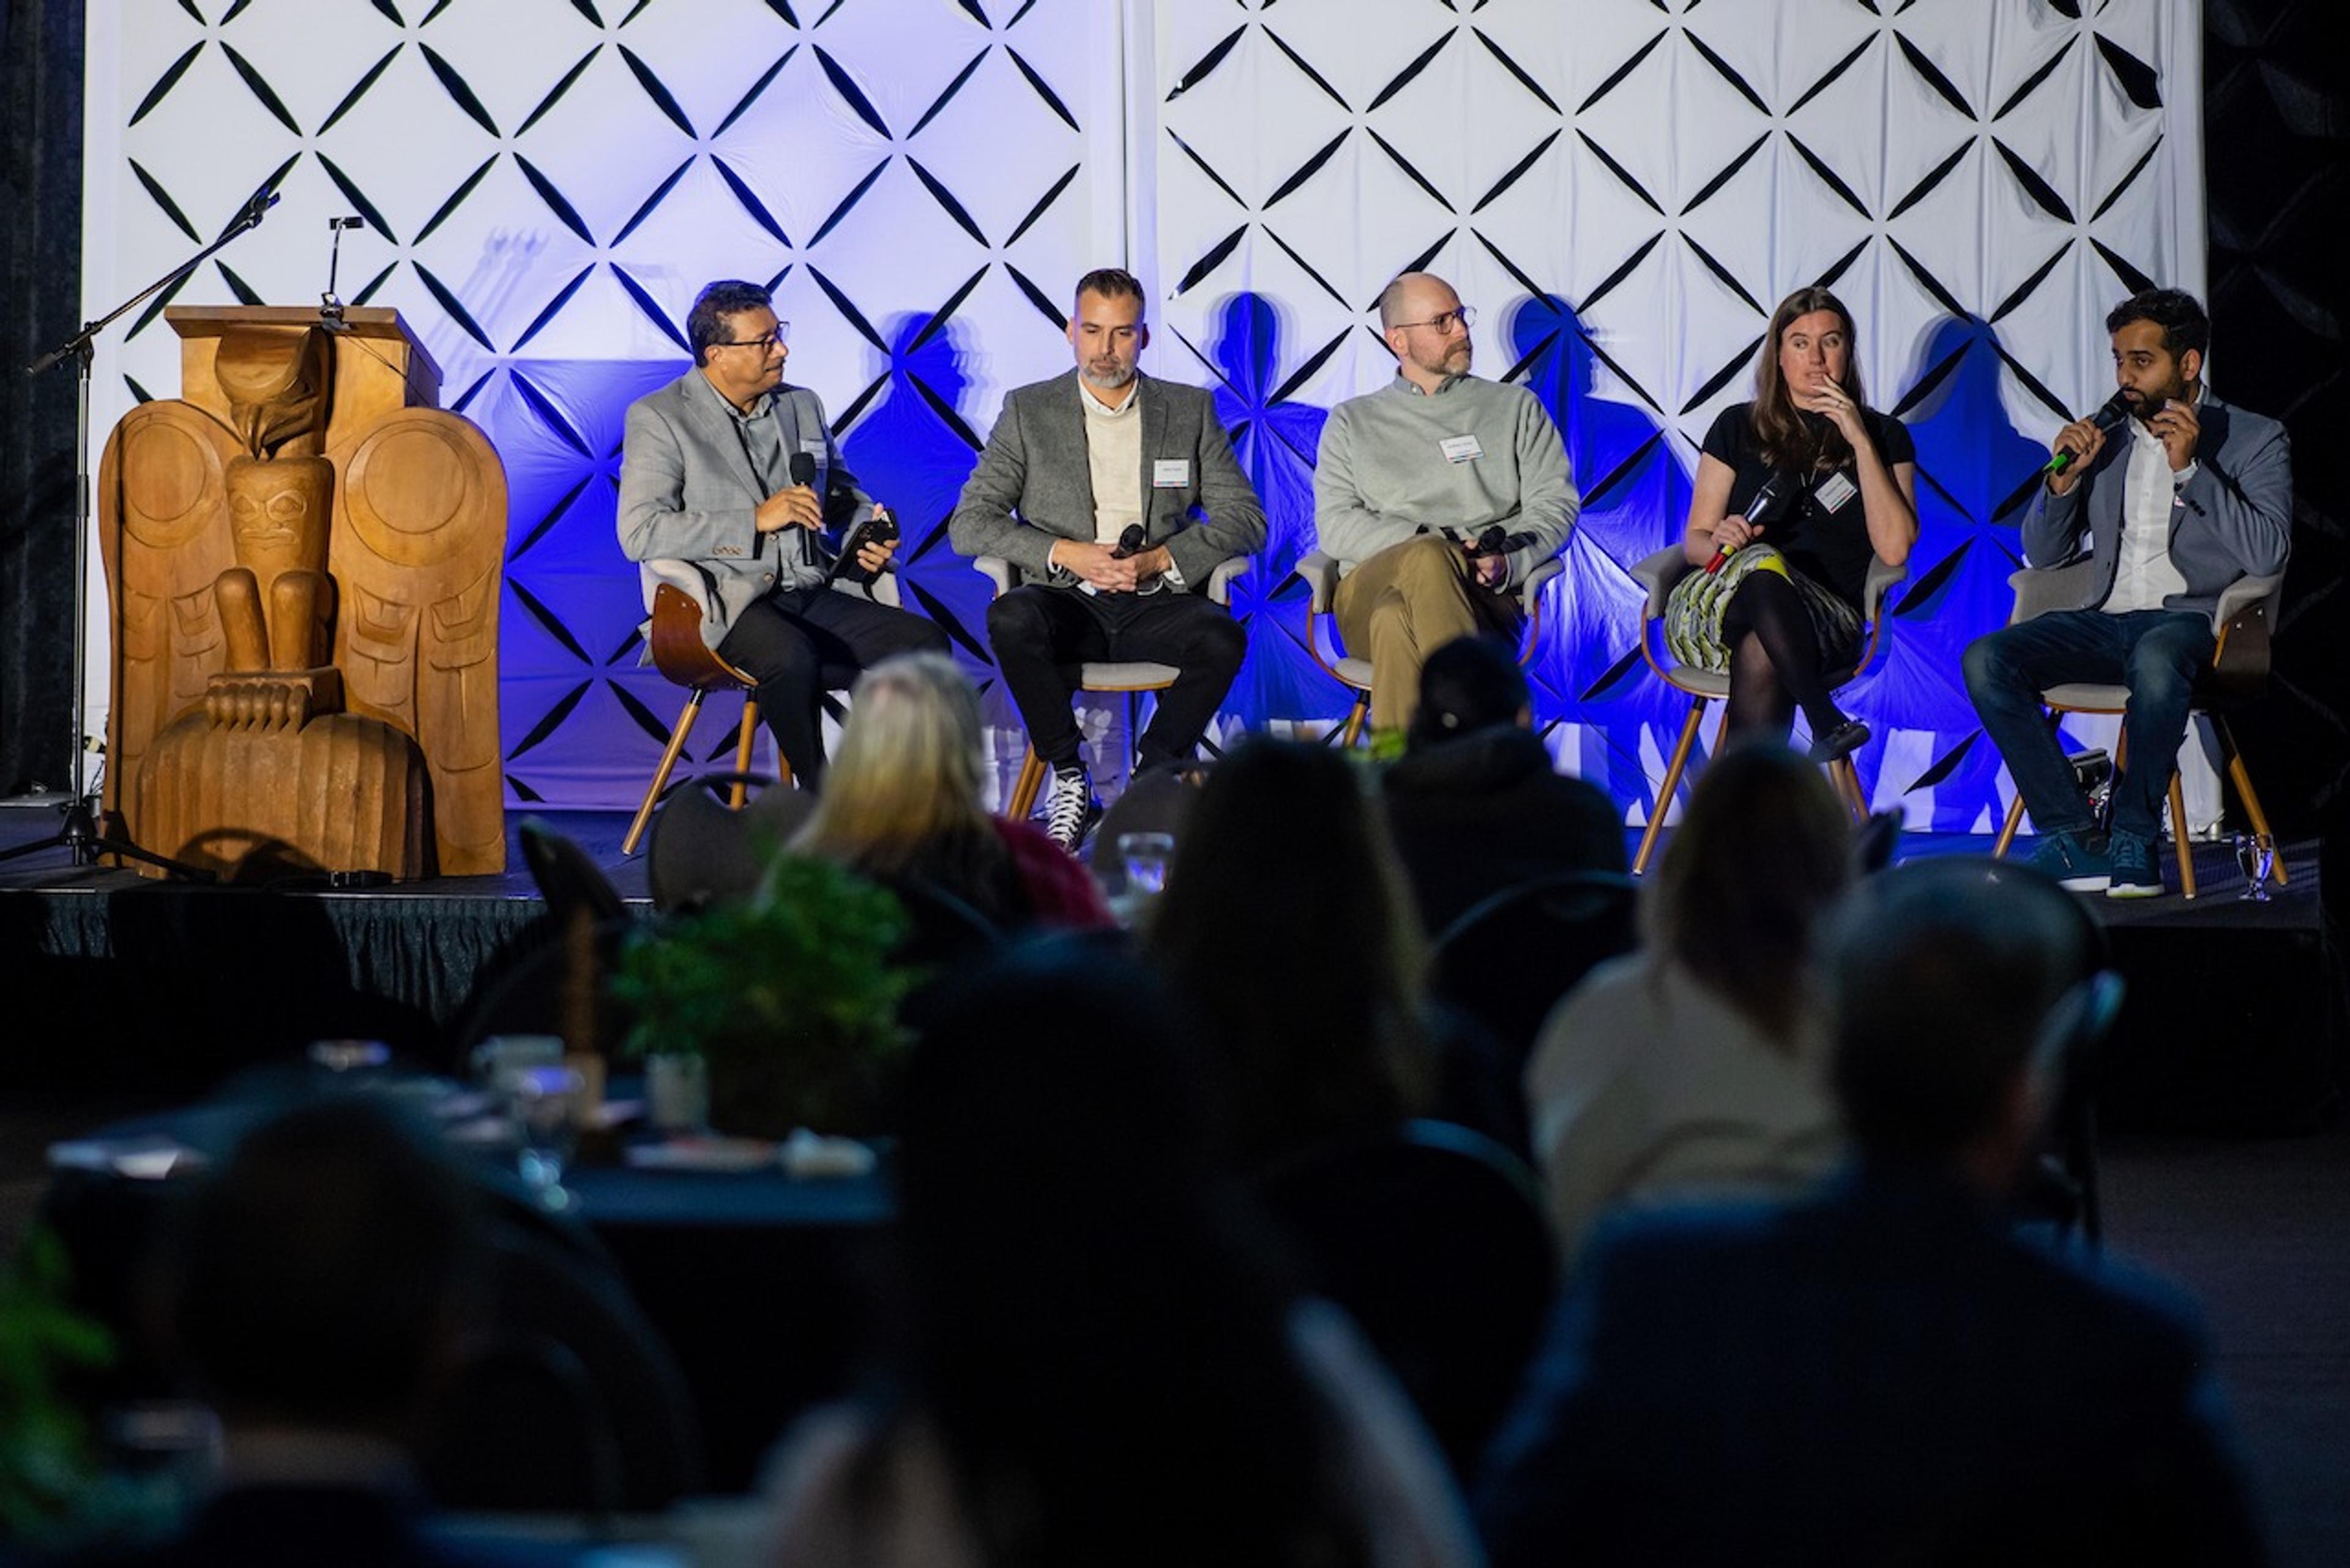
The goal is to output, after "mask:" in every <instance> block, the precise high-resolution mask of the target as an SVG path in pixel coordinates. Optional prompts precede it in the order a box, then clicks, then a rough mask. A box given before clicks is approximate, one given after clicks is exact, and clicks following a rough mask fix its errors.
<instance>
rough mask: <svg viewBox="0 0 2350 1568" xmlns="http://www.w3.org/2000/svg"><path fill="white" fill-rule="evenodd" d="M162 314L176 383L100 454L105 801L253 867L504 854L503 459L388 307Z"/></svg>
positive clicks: (195, 849) (458, 872)
mask: <svg viewBox="0 0 2350 1568" xmlns="http://www.w3.org/2000/svg"><path fill="white" fill-rule="evenodd" d="M165 318H166V319H167V320H169V321H170V322H171V323H172V326H173V327H176V328H177V329H178V330H179V332H180V335H181V337H182V364H181V382H182V392H183V400H181V401H176V402H164V401H157V402H150V403H146V404H143V405H141V406H140V408H138V409H135V410H132V411H131V412H130V413H129V414H127V415H125V416H124V417H123V419H122V421H121V422H120V424H118V425H117V426H116V427H115V429H114V433H113V435H112V436H111V437H109V440H108V441H107V444H106V456H105V460H104V462H103V463H102V464H101V466H100V469H99V548H100V550H101V552H102V553H103V555H104V556H105V560H106V570H107V579H108V582H109V585H110V587H111V588H112V591H113V597H114V607H115V628H114V638H115V642H114V683H113V701H112V704H111V707H110V710H109V716H108V720H107V740H108V756H109V763H110V765H109V767H108V769H107V774H106V802H105V805H106V809H107V810H108V811H109V813H110V814H117V815H119V816H120V820H121V822H122V824H123V826H124V827H125V828H126V829H127V830H128V832H129V835H130V838H131V840H132V841H133V842H134V843H137V844H139V845H140V846H144V847H146V848H150V849H153V850H156V851H158V852H160V853H161V854H164V855H168V856H171V857H174V858H175V859H179V860H182V861H186V862H189V863H192V864H194V865H198V866H203V867H209V868H211V869H213V870H217V871H220V872H222V873H224V874H225V875H228V876H231V877H243V878H245V879H255V878H258V877H267V876H272V875H283V874H286V873H290V872H316V871H321V870H324V871H345V870H371V871H382V872H387V873H390V875H392V876H394V877H423V876H430V875H432V874H434V873H436V872H438V873H441V874H445V875H451V876H463V875H469V874H473V873H478V872H487V871H498V870H503V869H504V866H505V822H504V797H503V787H504V785H503V780H502V778H501V776H500V771H499V766H498V763H499V756H498V701H497V685H498V656H497V650H498V600H499V593H500V585H501V578H502V576H503V572H502V565H503V558H504V545H505V524H506V494H505V472H504V469H503V468H502V467H501V466H500V464H499V462H498V457H497V453H496V452H494V451H493V450H492V448H491V446H490V443H489V441H487V440H486V439H485V438H484V436H483V434H482V432H481V431H479V430H477V429H475V428H474V426H473V423H472V422H471V421H468V420H465V419H463V418H462V417H460V416H459V415H456V414H451V413H443V412H441V411H440V410H436V409H433V408H432V407H430V406H429V405H430V403H431V402H432V400H433V398H434V397H435V396H436V395H437V394H438V391H439V384H440V373H439V371H438V370H437V369H434V367H433V365H432V360H431V359H430V358H429V357H427V356H426V354H425V353H424V350H423V348H422V347H421V345H419V344H418V343H417V342H416V341H415V339H414V338H412V337H410V336H409V335H408V333H407V330H406V328H405V327H404V326H403V325H402V324H401V322H400V318H399V316H398V314H397V313H395V312H393V311H390V310H365V309H355V310H351V311H349V312H348V330H347V331H343V332H338V333H335V334H332V335H330V334H328V333H327V332H325V331H323V330H321V329H320V328H319V327H318V324H317V321H318V318H317V314H316V313H315V312H312V311H307V310H299V309H274V308H254V309H228V310H181V309H174V310H171V311H167V312H166V313H165ZM411 405H427V406H411Z"/></svg>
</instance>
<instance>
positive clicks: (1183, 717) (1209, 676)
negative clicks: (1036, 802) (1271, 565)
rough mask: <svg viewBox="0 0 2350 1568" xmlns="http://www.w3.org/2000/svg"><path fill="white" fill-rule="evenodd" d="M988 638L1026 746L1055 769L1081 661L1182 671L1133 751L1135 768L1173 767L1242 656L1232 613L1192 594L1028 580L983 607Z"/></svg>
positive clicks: (1073, 738)
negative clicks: (1097, 589)
mask: <svg viewBox="0 0 2350 1568" xmlns="http://www.w3.org/2000/svg"><path fill="white" fill-rule="evenodd" d="M987 640H988V642H989V644H990V645H991V646H992V647H993V649H995V663H996V667H997V668H998V669H1000V670H1003V684H1004V686H1005V687H1006V688H1007V689H1008V690H1009V691H1011V693H1012V701H1013V702H1014V704H1016V705H1017V706H1018V708H1019V709H1020V722H1022V723H1024V724H1025V725H1027V726H1028V743H1029V744H1030V745H1032V746H1034V747H1035V748H1036V754H1037V755H1038V756H1040V757H1042V758H1044V759H1045V762H1047V763H1051V764H1053V765H1054V766H1055V767H1061V766H1066V765H1067V764H1068V763H1074V762H1076V760H1077V744H1078V741H1079V739H1080V737H1079V735H1078V732H1077V722H1076V716H1075V715H1074V714H1072V713H1071V712H1070V711H1069V701H1070V698H1071V696H1072V695H1073V694H1074V693H1075V691H1076V680H1075V676H1076V670H1074V669H1071V668H1069V667H1070V666H1074V665H1076V664H1080V663H1083V662H1085V661H1087V660H1089V659H1091V660H1102V659H1119V660H1126V659H1140V660H1148V661H1149V662H1151V663H1154V664H1171V665H1173V666H1174V667H1175V668H1176V670H1179V671H1180V674H1179V675H1177V677H1176V679H1175V684H1174V685H1172V686H1170V687H1169V688H1168V689H1167V690H1166V691H1162V692H1160V693H1159V711H1157V712H1156V713H1154V714H1152V715H1151V719H1150V723H1149V727H1148V728H1146V729H1145V730H1144V731H1143V732H1142V739H1141V741H1140V742H1139V743H1138V745H1137V748H1136V749H1137V751H1138V752H1139V753H1140V756H1141V765H1142V766H1144V767H1150V766H1154V765H1156V764H1159V763H1172V762H1180V761H1181V760H1182V759H1184V758H1186V757H1188V756H1190V755H1191V751H1192V748H1193V747H1195V746H1197V745H1198V744H1199V743H1200V737H1201V735H1202V734H1204V733H1206V732H1207V728H1208V725H1209V722H1211V721H1212V720H1213V719H1214V718H1215V716H1216V709H1217V708H1218V706H1220V705H1221V704H1222V701H1223V700H1224V693H1225V692H1227V691H1231V690H1232V677H1233V676H1235V675H1238V674H1239V673H1240V670H1241V660H1242V659H1243V657H1245V656H1246V654H1247V652H1248V634H1247V632H1246V631H1244V630H1243V629H1242V627H1241V623H1240V622H1238V621H1236V620H1234V619H1233V618H1232V612H1231V611H1230V610H1228V609H1226V608H1225V607H1223V606H1222V605H1220V604H1217V603H1215V602H1213V601H1212V600H1210V599H1204V598H1201V597H1200V596H1199V595H1197V594H1191V593H1181V592H1178V591H1177V590H1175V589H1173V588H1162V589H1160V590H1159V592H1157V593H1155V594H1087V593H1080V592H1078V591H1077V590H1076V588H1058V587H1044V586H1042V585H1040V584H1035V583H1031V584H1028V585H1027V586H1026V587H1017V588H1014V589H1013V590H1012V591H1011V592H1010V593H1008V594H1005V595H1003V597H1000V598H998V599H997V600H996V601H995V602H994V603H993V604H991V605H989V606H988V607H987Z"/></svg>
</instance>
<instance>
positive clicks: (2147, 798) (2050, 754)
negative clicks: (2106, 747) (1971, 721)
mask: <svg viewBox="0 0 2350 1568" xmlns="http://www.w3.org/2000/svg"><path fill="white" fill-rule="evenodd" d="M2214 644H2215V639H2214V638H2213V636H2212V632H2211V618H2210V617H2209V616H2206V615H2199V614H2197V613H2195V612H2193V611H2190V610H2160V609H2152V610H2132V611H2130V612H2128V613H2127V614H2126V615H2107V614H2106V612H2105V611H2103V610H2094V609H2088V610H2058V611H2055V612H2054V613H2052V614H2048V615H2043V616H2036V617H2034V618H2033V619H2031V620H2027V621H2021V622H2018V623H2017V624H2016V625H2014V626H2011V627H2005V628H2002V629H2000V630H1998V631H1995V632H1992V633H1991V635H1990V636H1988V637H1981V638H1977V639H1975V640H1974V642H1973V643H1972V644H1970V646H1969V647H1968V649H1967V655H1966V673H1967V695H1968V696H1969V697H1970V698H1972V699H1973V700H1974V705H1975V711H1976V713H1978V714H1980V715H1981V718H1982V726H1983V732H1984V733H1985V734H1987V735H1989V736H1990V737H1991V743H1992V744H1993V745H1995V746H1997V747H1998V748H1999V754H2000V755H2001V756H2002V757H2003V758H2005V759H2006V761H2007V771H2008V773H2009V774H2010V775H2011V776H2012V777H2013V778H2014V780H2015V789H2016V793H2017V794H2021V795H2022V797H2023V805H2024V807H2025V809H2026V810H2028V811H2030V812H2031V813H2032V821H2033V826H2035V827H2036V828H2037V829H2038V830H2039V831H2040V832H2042V833H2085V832H2087V831H2088V830H2089V829H2090V828H2091V827H2092V826H2095V824H2094V822H2093V821H2092V819H2091V818H2090V815H2089V805H2088V802H2087V801H2085V800H2084V799H2083V798H2082V795H2081V791H2080V788H2079V786H2078V785H2076V784H2074V782H2073V768H2072V764H2071V763H2068V762H2066V761H2065V758H2064V747H2063V746H2062V745H2061V744H2060V743H2058V742H2057V739H2056V731H2055V728H2054V726H2053V725H2051V724H2050V723H2049V722H2048V720H2047V711H2046V710H2045V709H2044V708H2043V707H2042V706H2041V702H2040V693H2041V692H2042V691H2044V690H2045V689H2047V688H2048V687H2051V686H2062V685H2064V684H2066V683H2068V682H2071V681H2084V682H2093V683H2095V684H2098V685H2106V686H2111V685H2121V686H2126V687H2128V688H2129V707H2128V709H2127V711H2125V712H2124V713H2123V715H2122V755H2123V758H2124V760H2125V763H2126V765H2124V766H2123V767H2122V768H2121V769H2120V770H2119V771H2118V772H2117V773H2116V776H2115V779H2114V793H2113V830H2114V831H2115V832H2116V833H2130V834H2136V835H2137V836H2139V837H2142V838H2151V837H2153V836H2155V830H2156V828H2157V827H2158V826H2159V825H2160V823H2161V821H2162V798H2163V795H2164V794H2166V793H2167V791H2168V787H2169V784H2170V773H2171V768H2172V766H2173V763H2174V759H2175V758H2176V757H2177V756H2178V745H2179V742H2181V741H2182V740H2184V739H2185V738H2186V735H2187V712H2188V704H2189V699H2190V698H2191V697H2192V695H2193V693H2194V690H2195V678H2196V677H2197V676H2198V675H2199V674H2200V673H2202V671H2203V670H2205V669H2206V668H2207V667H2209V666H2210V662H2211V650H2212V648H2213V647H2214Z"/></svg>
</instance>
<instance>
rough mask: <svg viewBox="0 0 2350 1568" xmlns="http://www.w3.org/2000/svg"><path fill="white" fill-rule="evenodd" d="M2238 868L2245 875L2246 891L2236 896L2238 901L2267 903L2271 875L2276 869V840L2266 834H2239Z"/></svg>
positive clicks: (2237, 837) (2237, 848)
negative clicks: (2246, 900) (2247, 900)
mask: <svg viewBox="0 0 2350 1568" xmlns="http://www.w3.org/2000/svg"><path fill="white" fill-rule="evenodd" d="M2236 866H2237V868H2238V869H2239V870H2241V871H2242V872H2243V874H2244V890H2243V891H2242V892H2241V893H2239V894H2237V895H2236V898H2237V900H2238V901H2239V902H2241V901H2243V900H2245V899H2250V900H2251V901H2252V902H2254V903H2257V904H2265V903H2267V902H2268V901H2269V873H2271V872H2272V871H2273V870H2275V869H2276V840H2275V839H2274V838H2272V837H2271V836H2269V835H2268V834H2265V833H2239V834H2238V835H2236Z"/></svg>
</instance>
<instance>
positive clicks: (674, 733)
mask: <svg viewBox="0 0 2350 1568" xmlns="http://www.w3.org/2000/svg"><path fill="white" fill-rule="evenodd" d="M701 711H702V692H700V691H694V692H692V693H691V694H690V695H688V696H687V698H686V700H685V711H683V712H682V713H680V714H679V715H678V716H677V723H676V724H675V725H674V726H672V727H671V730H670V732H669V745H668V746H667V747H666V748H665V749H664V750H663V751H662V752H661V760H660V767H658V768H655V769H654V770H653V782H652V783H651V784H650V785H649V786H648V787H647V788H646V790H645V799H644V804H643V805H639V806H638V807H637V818H636V820H635V821H634V822H631V823H630V824H629V836H627V837H626V838H623V839H622V840H620V853H621V854H623V855H634V854H635V853H636V852H637V841H638V840H639V839H640V838H642V837H644V836H645V825H646V824H647V823H649V822H650V821H651V820H652V819H653V806H654V805H655V803H657V802H658V801H659V800H660V793H661V789H662V787H663V786H664V785H666V784H668V783H669V775H670V773H671V770H672V769H674V768H675V767H676V766H677V759H678V754H679V753H681V752H683V751H684V750H685V738H686V736H688V735H690V734H691V733H692V732H693V721H694V718H695V716H696V715H697V714H699V713H700V712H701Z"/></svg>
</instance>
